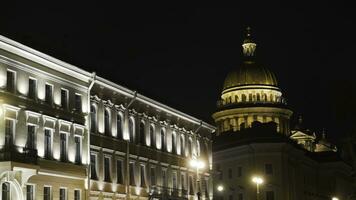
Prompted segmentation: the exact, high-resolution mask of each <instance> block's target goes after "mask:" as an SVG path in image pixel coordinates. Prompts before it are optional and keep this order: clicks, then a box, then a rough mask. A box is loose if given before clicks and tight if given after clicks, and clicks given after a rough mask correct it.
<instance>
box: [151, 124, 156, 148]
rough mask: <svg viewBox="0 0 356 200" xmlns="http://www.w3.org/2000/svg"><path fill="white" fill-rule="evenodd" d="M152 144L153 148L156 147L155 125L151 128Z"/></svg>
mask: <svg viewBox="0 0 356 200" xmlns="http://www.w3.org/2000/svg"><path fill="white" fill-rule="evenodd" d="M150 144H151V147H154V146H155V128H154V127H153V124H151V126H150Z"/></svg>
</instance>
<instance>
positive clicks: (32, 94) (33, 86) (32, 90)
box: [28, 78, 37, 99]
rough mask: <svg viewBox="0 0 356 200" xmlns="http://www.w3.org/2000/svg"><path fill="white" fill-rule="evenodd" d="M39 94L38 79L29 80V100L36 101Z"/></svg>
mask: <svg viewBox="0 0 356 200" xmlns="http://www.w3.org/2000/svg"><path fill="white" fill-rule="evenodd" d="M36 92H37V81H36V79H32V78H29V79H28V98H30V99H36Z"/></svg>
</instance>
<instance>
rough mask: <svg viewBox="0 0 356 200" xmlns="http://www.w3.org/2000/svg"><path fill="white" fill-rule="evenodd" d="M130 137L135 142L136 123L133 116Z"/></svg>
mask: <svg viewBox="0 0 356 200" xmlns="http://www.w3.org/2000/svg"><path fill="white" fill-rule="evenodd" d="M129 137H130V142H134V139H135V123H134V120H133V119H132V118H130V119H129Z"/></svg>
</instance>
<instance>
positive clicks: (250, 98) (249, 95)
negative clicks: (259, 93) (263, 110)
mask: <svg viewBox="0 0 356 200" xmlns="http://www.w3.org/2000/svg"><path fill="white" fill-rule="evenodd" d="M248 101H253V100H252V94H251V93H250V94H248Z"/></svg>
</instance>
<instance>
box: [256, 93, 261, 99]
mask: <svg viewBox="0 0 356 200" xmlns="http://www.w3.org/2000/svg"><path fill="white" fill-rule="evenodd" d="M257 101H261V95H260V94H259V93H257Z"/></svg>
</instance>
